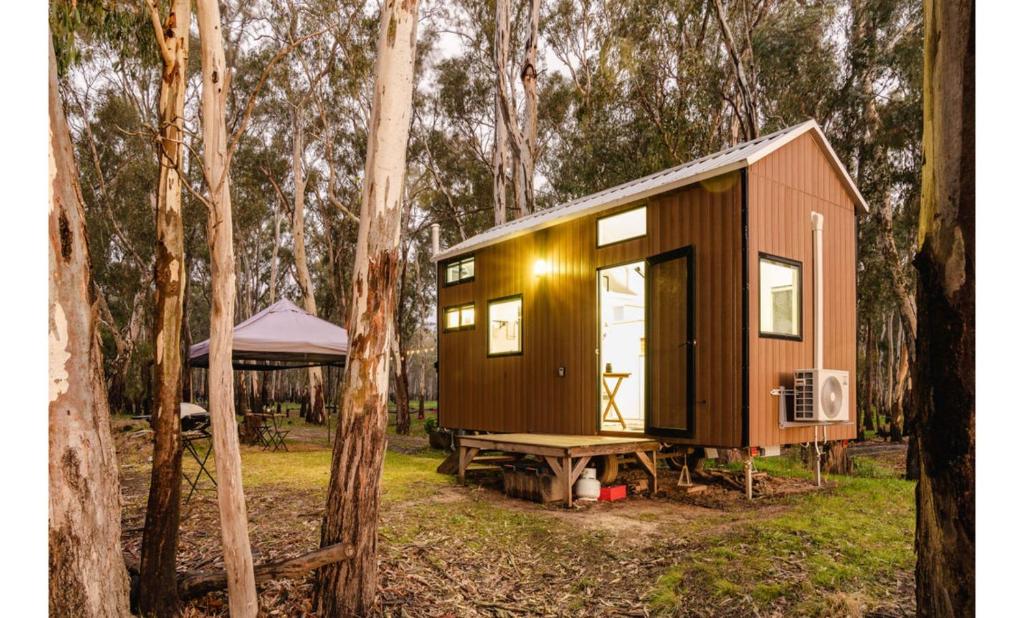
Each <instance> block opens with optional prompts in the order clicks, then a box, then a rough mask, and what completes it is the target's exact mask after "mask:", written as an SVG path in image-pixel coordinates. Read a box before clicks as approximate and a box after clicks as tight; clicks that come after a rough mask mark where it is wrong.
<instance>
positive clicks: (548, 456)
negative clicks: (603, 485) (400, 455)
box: [458, 433, 659, 507]
mask: <svg viewBox="0 0 1024 618" xmlns="http://www.w3.org/2000/svg"><path fill="white" fill-rule="evenodd" d="M458 441H459V481H460V482H462V483H465V481H466V468H467V467H469V465H470V464H471V463H473V459H474V458H475V457H476V456H477V455H478V454H479V453H480V452H481V451H502V452H505V453H519V454H524V455H536V456H537V457H540V458H543V459H544V460H545V461H546V462H547V463H548V466H550V468H551V471H552V472H554V474H555V478H556V479H557V480H558V481H559V483H560V484H561V485H562V487H563V488H564V490H565V502H566V506H569V507H571V506H572V488H573V485H574V484H575V482H576V480H577V479H578V478H579V476H580V474H582V472H583V469H584V468H585V467H586V465H587V464H588V463H589V462H590V460H591V458H593V457H601V456H604V455H622V454H629V453H632V454H634V455H635V456H636V458H637V461H638V462H640V464H641V466H642V467H643V468H644V470H645V471H646V472H647V475H648V476H649V477H650V479H651V483H650V495H652V496H653V495H655V494H656V493H657V491H658V471H657V461H658V459H657V454H658V448H659V444H658V442H657V441H655V440H649V439H647V438H627V437H617V436H571V435H558V434H529V433H505V434H483V435H476V436H460V437H459V438H458ZM574 460H575V461H574Z"/></svg>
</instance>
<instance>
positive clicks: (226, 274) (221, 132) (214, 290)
mask: <svg viewBox="0 0 1024 618" xmlns="http://www.w3.org/2000/svg"><path fill="white" fill-rule="evenodd" d="M196 15H197V17H198V22H199V43H200V56H201V59H202V74H203V91H202V125H203V167H204V171H205V175H206V178H207V180H208V182H209V183H210V187H209V202H210V203H209V204H208V206H209V208H210V213H209V220H208V223H207V234H208V243H209V246H210V272H211V277H210V287H211V291H210V297H211V304H210V363H209V369H208V370H207V375H208V380H209V397H210V418H211V421H212V423H211V424H212V426H213V447H214V450H215V452H216V453H217V456H216V457H215V460H216V466H217V468H216V469H217V502H218V507H219V510H220V524H221V541H222V544H223V547H224V568H225V571H227V574H228V600H229V605H230V612H231V616H233V617H235V616H255V615H256V612H257V609H258V602H257V598H256V582H255V579H254V578H253V570H252V550H251V548H250V547H249V528H248V517H247V516H246V509H245V494H244V493H243V490H242V461H241V455H240V453H239V449H238V429H237V427H236V424H235V410H234V397H233V393H232V390H233V386H234V384H233V381H232V375H231V374H232V366H231V336H232V334H231V331H232V327H233V324H232V321H233V320H232V318H233V317H234V308H235V307H234V305H235V258H234V246H233V242H234V240H233V238H232V236H233V232H232V222H231V219H232V217H231V192H230V187H229V185H230V183H229V179H228V141H227V127H226V117H225V108H226V102H227V96H228V80H229V78H230V76H229V74H228V73H227V65H226V63H225V60H224V41H223V38H222V35H221V21H220V7H219V6H218V4H217V0H196Z"/></svg>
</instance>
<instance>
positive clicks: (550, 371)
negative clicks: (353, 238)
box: [438, 172, 743, 446]
mask: <svg viewBox="0 0 1024 618" xmlns="http://www.w3.org/2000/svg"><path fill="white" fill-rule="evenodd" d="M741 200H742V188H741V181H740V174H739V173H738V172H733V173H729V174H726V175H723V176H720V177H718V178H715V179H712V180H711V181H707V182H704V183H700V184H696V185H691V186H689V187H685V188H683V189H679V190H676V191H672V192H670V193H665V194H662V195H658V196H655V197H651V198H648V199H647V200H646V201H645V202H638V203H635V204H630V205H627V206H623V207H621V208H616V209H612V210H609V211H605V212H602V213H600V215H591V216H585V217H581V218H578V219H574V220H570V221H567V222H564V223H560V224H558V225H555V226H552V227H549V228H547V229H544V230H540V231H537V232H532V233H528V234H525V235H522V236H519V237H514V238H510V239H508V240H505V241H502V242H500V243H498V244H495V245H491V246H488V247H484V248H481V249H478V250H477V251H475V253H474V255H475V257H476V265H475V266H476V269H475V272H476V275H475V279H474V280H473V281H472V282H468V283H463V284H458V285H452V286H447V287H445V286H443V285H442V287H441V288H440V291H439V294H438V316H439V320H443V316H444V308H445V307H450V306H455V305H460V304H464V303H469V302H473V303H474V304H475V308H476V326H475V327H474V328H472V329H467V330H462V331H456V332H441V334H440V337H439V339H440V348H439V357H438V358H439V369H440V371H439V380H440V401H439V409H440V421H441V424H442V425H443V426H446V427H453V428H462V429H474V430H481V431H493V432H524V431H525V432H531V433H564V434H577V435H593V434H596V433H598V414H599V410H598V393H599V391H598V389H599V384H598V358H597V355H596V350H597V347H598V341H597V337H598V324H597V270H598V269H599V268H601V267H604V266H610V265H615V264H621V263H626V262H632V261H639V260H643V259H645V258H648V257H651V256H654V255H658V254H660V253H664V252H667V251H671V250H673V249H678V248H680V247H685V246H688V245H692V247H693V255H694V260H695V267H696V268H695V272H696V286H695V293H696V299H695V300H696V306H695V314H696V327H697V330H696V335H697V341H698V345H697V351H696V357H697V361H696V362H697V372H696V374H697V377H696V389H697V390H696V397H695V399H696V410H695V431H694V437H693V438H692V439H689V440H684V442H688V443H693V444H701V445H706V446H739V445H740V439H741V431H742V420H741V410H742V389H741V376H742V366H741V363H742V350H741V340H742V332H743V331H742V328H741V318H742V309H741V308H742V272H741V271H742V264H741V258H740V256H741V247H742V239H741V236H740V233H741V229H742V226H741ZM645 203H646V205H647V235H646V236H644V237H642V238H637V239H634V240H628V241H625V242H621V243H618V244H615V245H609V246H606V247H602V248H598V247H597V242H596V235H597V231H596V230H597V218H598V216H607V215H609V214H613V213H615V212H621V211H624V210H629V209H630V208H634V207H637V206H641V205H644V204H645ZM537 259H544V260H546V261H547V262H548V264H549V266H550V272H549V273H548V274H547V275H545V276H542V277H538V276H535V275H534V273H533V264H534V262H535V261H536V260H537ZM442 267H443V265H439V269H440V268H442ZM439 273H440V274H441V275H443V271H442V270H439ZM439 281H442V282H443V281H444V279H443V276H442V277H441V278H439ZM513 294H522V296H523V316H522V325H523V353H522V354H521V355H518V356H506V357H497V358H488V357H487V301H488V300H490V299H496V298H501V297H505V296H510V295H513ZM680 310H681V311H684V310H685V308H680ZM442 323H443V321H442ZM559 367H565V370H566V373H565V377H559V375H558V368H559Z"/></svg>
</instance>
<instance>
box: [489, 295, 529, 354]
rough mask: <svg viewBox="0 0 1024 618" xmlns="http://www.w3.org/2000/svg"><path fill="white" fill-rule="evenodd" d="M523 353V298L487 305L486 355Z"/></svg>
mask: <svg viewBox="0 0 1024 618" xmlns="http://www.w3.org/2000/svg"><path fill="white" fill-rule="evenodd" d="M522 351H523V297H522V296H512V297H509V298H500V299H498V300H492V301H490V302H489V303H488V304H487V355H488V356H505V355H508V354H520V353H522Z"/></svg>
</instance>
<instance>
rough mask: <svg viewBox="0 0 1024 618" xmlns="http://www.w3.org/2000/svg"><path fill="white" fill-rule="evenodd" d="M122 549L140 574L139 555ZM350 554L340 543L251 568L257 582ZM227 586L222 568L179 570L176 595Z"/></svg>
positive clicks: (196, 594) (133, 572) (291, 575)
mask: <svg viewBox="0 0 1024 618" xmlns="http://www.w3.org/2000/svg"><path fill="white" fill-rule="evenodd" d="M123 553H124V565H125V568H126V569H128V574H129V575H131V576H135V577H137V576H138V574H139V558H138V556H136V555H134V554H132V553H130V552H127V551H125V552H123ZM353 555H355V551H354V550H353V548H352V546H351V545H344V544H341V543H339V544H337V545H331V546H328V547H324V548H323V549H318V550H316V551H311V552H309V553H306V554H302V555H301V556H296V557H294V558H286V559H284V560H278V561H275V562H266V563H264V564H259V565H256V567H255V569H254V571H255V574H256V583H257V584H262V583H265V582H268V581H270V580H272V579H285V578H295V577H302V576H303V575H305V574H306V573H308V572H309V571H313V570H316V569H319V568H320V567H322V566H327V565H328V564H331V563H334V562H341V561H342V560H348V559H349V558H351V557H352V556H353ZM132 585H133V586H137V585H138V580H137V579H134V578H133V581H132ZM227 587H228V578H227V573H225V572H224V571H188V572H185V573H179V574H178V595H179V596H180V597H181V599H182V600H183V601H184V600H187V599H192V598H195V597H199V596H202V595H204V594H206V593H208V592H213V591H214V590H223V589H225V588H227Z"/></svg>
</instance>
